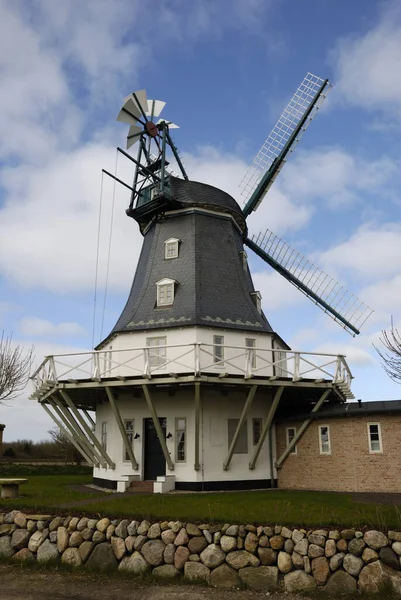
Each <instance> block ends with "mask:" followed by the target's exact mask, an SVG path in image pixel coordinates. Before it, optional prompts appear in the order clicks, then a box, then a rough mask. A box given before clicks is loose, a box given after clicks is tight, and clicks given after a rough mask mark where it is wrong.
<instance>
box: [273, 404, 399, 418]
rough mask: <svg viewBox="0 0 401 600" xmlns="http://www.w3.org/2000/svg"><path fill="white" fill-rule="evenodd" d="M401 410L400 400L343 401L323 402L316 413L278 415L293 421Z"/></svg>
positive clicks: (358, 415)
mask: <svg viewBox="0 0 401 600" xmlns="http://www.w3.org/2000/svg"><path fill="white" fill-rule="evenodd" d="M398 412H401V400H377V401H374V402H362V400H358V401H357V402H344V403H336V404H325V405H324V406H323V408H321V410H319V411H317V412H316V413H310V412H309V413H306V412H302V413H299V414H297V415H294V413H291V414H289V415H288V416H287V415H286V416H284V415H283V416H282V415H280V419H279V420H280V421H281V422H285V421H294V420H304V419H314V420H316V419H319V420H320V419H334V418H338V417H344V418H347V417H360V416H368V415H374V414H383V413H384V414H391V413H398Z"/></svg>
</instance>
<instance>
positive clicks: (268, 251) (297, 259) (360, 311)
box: [245, 229, 373, 335]
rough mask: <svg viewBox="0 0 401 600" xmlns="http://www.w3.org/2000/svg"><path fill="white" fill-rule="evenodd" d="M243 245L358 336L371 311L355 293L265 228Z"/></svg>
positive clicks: (347, 329) (246, 240)
mask: <svg viewBox="0 0 401 600" xmlns="http://www.w3.org/2000/svg"><path fill="white" fill-rule="evenodd" d="M245 244H246V245H247V246H249V248H251V249H252V250H253V251H254V252H255V253H256V254H257V255H258V256H260V257H261V258H262V259H263V260H264V261H265V262H267V263H268V264H269V265H270V266H271V267H273V269H275V270H276V271H278V272H279V273H280V274H281V275H283V276H284V277H285V278H286V279H287V280H288V281H290V282H291V283H292V284H293V285H295V287H297V288H298V289H299V290H300V291H301V292H303V293H304V294H305V295H306V296H308V298H310V299H311V300H312V301H313V302H314V303H315V304H317V305H318V306H319V307H320V308H321V309H322V310H324V311H325V312H327V313H328V314H329V315H330V316H331V317H332V318H333V319H334V320H335V321H337V322H339V323H340V324H341V325H342V326H343V327H344V329H345V330H346V331H348V332H349V333H351V334H352V335H355V334H359V329H360V327H362V325H363V324H364V323H365V321H366V320H367V319H368V318H369V316H370V315H371V314H372V312H373V310H372V309H371V308H369V307H368V306H367V305H366V304H364V303H363V302H362V301H361V300H359V298H357V297H356V296H354V294H352V293H351V292H349V291H348V290H347V289H346V288H344V287H343V286H342V285H341V284H340V283H338V282H337V281H335V279H332V278H331V277H330V276H329V275H326V273H324V272H323V271H322V270H321V269H319V268H318V267H316V266H315V265H314V264H312V263H311V262H310V261H309V260H308V259H307V258H305V257H304V256H303V255H302V254H300V253H299V252H297V251H296V250H294V249H293V248H291V246H289V245H288V244H287V243H286V242H284V241H283V240H281V239H280V238H279V237H278V236H276V235H275V234H274V233H272V232H271V231H269V230H268V229H267V230H266V232H265V233H260V234H259V235H258V236H255V235H254V236H253V237H252V239H249V238H247V239H245Z"/></svg>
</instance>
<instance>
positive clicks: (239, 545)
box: [237, 537, 245, 550]
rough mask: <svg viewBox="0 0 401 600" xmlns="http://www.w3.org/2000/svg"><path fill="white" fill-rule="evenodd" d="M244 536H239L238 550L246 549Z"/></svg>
mask: <svg viewBox="0 0 401 600" xmlns="http://www.w3.org/2000/svg"><path fill="white" fill-rule="evenodd" d="M244 542H245V540H244V538H241V537H237V550H243V549H244V545H245V544H244Z"/></svg>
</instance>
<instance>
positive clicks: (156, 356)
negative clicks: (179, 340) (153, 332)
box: [146, 336, 167, 367]
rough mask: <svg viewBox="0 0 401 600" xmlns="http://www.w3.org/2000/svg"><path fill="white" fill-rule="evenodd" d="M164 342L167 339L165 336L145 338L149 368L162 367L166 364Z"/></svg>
mask: <svg viewBox="0 0 401 600" xmlns="http://www.w3.org/2000/svg"><path fill="white" fill-rule="evenodd" d="M166 342H167V338H166V337H165V336H164V337H150V338H146V346H148V348H149V350H148V352H149V366H150V367H162V366H163V365H165V364H166Z"/></svg>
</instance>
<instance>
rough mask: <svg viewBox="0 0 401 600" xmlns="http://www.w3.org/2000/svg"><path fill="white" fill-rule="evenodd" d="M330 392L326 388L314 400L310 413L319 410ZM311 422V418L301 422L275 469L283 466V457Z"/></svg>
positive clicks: (285, 456) (293, 446)
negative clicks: (317, 398)
mask: <svg viewBox="0 0 401 600" xmlns="http://www.w3.org/2000/svg"><path fill="white" fill-rule="evenodd" d="M330 392H331V390H326V391H325V392H323V394H322V395H321V396H320V398H319V400H318V401H317V402H316V404H315V406H314V407H313V408H312V410H311V414H312V413H315V412H317V411H318V410H319V408H320V407H321V406H322V404H323V402H324V401H325V400H326V398H327V396H328V395H329V394H330ZM311 422H312V419H306V421H304V422H303V423H302V425H301V427H300V428H299V429H298V431H297V433H296V435H295V437H294V438H293V439H292V440H291V442H290V443H289V444H288V446H287V448H286V449H285V450H284V452H283V453H282V455H281V456H280V458H279V459H278V461H277V462H276V468H277V469H279V468H280V467H282V466H283V462H284V461H285V459H286V458H287V456H288V455H289V453H290V452H291V450H292V449H293V448H295V445H296V444H297V442H299V440H300V439H301V437H302V436H303V434H304V433H305V431H306V430H307V429H308V427H309V425H310V423H311Z"/></svg>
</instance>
